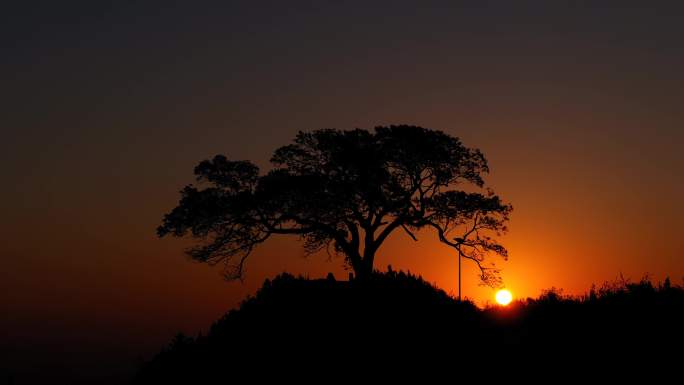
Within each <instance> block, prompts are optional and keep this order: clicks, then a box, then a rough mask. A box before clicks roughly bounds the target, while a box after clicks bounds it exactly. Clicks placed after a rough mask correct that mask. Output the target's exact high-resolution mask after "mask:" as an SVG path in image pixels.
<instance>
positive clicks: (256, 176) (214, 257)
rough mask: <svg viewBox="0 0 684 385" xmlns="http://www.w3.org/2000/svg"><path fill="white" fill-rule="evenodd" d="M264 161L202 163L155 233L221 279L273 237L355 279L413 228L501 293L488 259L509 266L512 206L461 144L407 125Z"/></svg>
mask: <svg viewBox="0 0 684 385" xmlns="http://www.w3.org/2000/svg"><path fill="white" fill-rule="evenodd" d="M271 163H272V164H273V168H272V169H271V170H270V171H268V172H267V173H265V174H263V175H261V174H260V172H259V168H258V167H257V166H256V165H254V164H253V163H251V162H249V161H244V160H241V161H233V160H229V159H228V158H227V157H225V156H223V155H217V156H215V157H214V158H213V159H211V160H204V161H202V162H200V163H199V165H197V167H195V170H194V173H195V176H196V179H197V183H198V185H192V184H191V185H188V186H186V187H185V188H184V189H183V190H182V191H181V199H180V202H179V203H178V206H177V207H175V208H174V209H173V210H171V212H169V213H168V214H166V215H165V216H164V219H163V222H162V224H161V226H159V228H158V229H157V233H158V235H159V236H160V237H161V236H165V235H169V234H170V235H173V236H178V237H181V236H186V235H189V236H191V237H194V238H197V239H198V240H199V242H198V244H197V245H196V246H195V247H192V248H190V249H189V250H187V253H188V255H189V256H190V257H192V258H193V259H194V260H197V261H202V262H207V263H210V264H218V263H222V264H223V265H224V273H225V277H226V278H227V279H235V278H241V277H242V276H243V273H244V266H245V260H246V259H247V257H248V256H249V255H250V253H251V252H252V250H253V249H254V248H255V247H256V246H257V245H259V244H260V243H262V242H264V241H266V240H267V239H268V238H269V237H270V236H272V235H274V234H291V235H296V236H298V237H300V238H301V239H302V240H303V246H304V250H305V251H306V253H315V252H318V251H321V250H328V251H331V250H332V251H333V252H335V253H338V254H341V255H343V256H344V258H345V262H346V263H347V266H349V267H350V268H351V269H353V271H354V273H355V274H356V276H357V277H358V278H361V279H362V278H364V277H367V276H368V275H369V274H370V273H371V272H372V271H373V261H374V258H375V255H376V252H377V251H378V249H379V248H380V246H381V245H382V244H383V242H384V241H385V240H386V239H387V237H388V236H389V235H390V234H391V233H393V232H394V231H395V230H398V231H404V232H405V233H406V234H408V235H409V236H410V237H411V238H413V239H414V240H417V234H418V233H417V232H418V230H423V229H430V230H433V231H434V233H435V234H436V236H437V237H438V239H439V240H440V241H441V242H442V243H444V244H446V245H448V246H450V247H452V248H453V249H454V250H455V251H456V252H457V255H458V257H459V258H466V259H469V260H472V261H473V262H474V263H476V264H477V266H478V267H479V269H480V272H481V275H480V277H481V279H482V281H483V282H484V283H486V284H489V285H491V286H496V285H499V284H500V278H499V274H498V270H497V269H496V268H495V267H494V266H493V265H490V264H488V263H486V261H485V258H486V257H487V255H489V254H495V255H498V256H501V257H503V258H504V259H506V258H507V255H508V254H507V251H506V249H505V247H504V246H503V245H501V244H499V243H498V242H497V241H496V240H495V236H498V235H501V234H502V233H504V232H506V231H507V229H506V222H507V221H508V218H509V214H510V212H511V210H512V207H511V205H509V204H506V203H504V202H502V200H501V199H500V198H499V197H498V196H497V195H495V194H494V193H493V192H492V190H491V189H489V188H486V187H485V182H484V180H483V175H484V174H486V173H488V172H489V167H488V165H487V161H486V159H485V157H484V155H483V154H482V153H481V152H480V151H479V150H477V149H472V148H468V147H465V146H464V145H463V144H462V143H461V141H460V140H459V139H458V138H455V137H452V136H450V135H448V134H446V133H444V132H441V131H437V130H431V129H426V128H423V127H417V126H408V125H399V126H386V127H376V128H375V129H374V130H373V131H369V130H363V129H354V130H335V129H323V130H315V131H312V132H299V133H298V134H297V136H296V137H295V139H294V141H293V142H292V143H291V144H289V145H286V146H283V147H280V148H278V149H277V150H276V151H275V153H274V154H273V157H272V159H271Z"/></svg>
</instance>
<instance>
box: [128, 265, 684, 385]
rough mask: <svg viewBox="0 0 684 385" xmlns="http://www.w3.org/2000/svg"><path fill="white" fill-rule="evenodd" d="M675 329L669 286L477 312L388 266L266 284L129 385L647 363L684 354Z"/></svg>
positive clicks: (678, 303) (676, 294)
mask: <svg viewBox="0 0 684 385" xmlns="http://www.w3.org/2000/svg"><path fill="white" fill-rule="evenodd" d="M682 325H684V288H682V287H681V286H675V285H672V284H671V283H669V280H667V281H666V283H664V284H662V285H653V284H652V283H651V282H650V281H648V280H642V281H640V282H638V283H629V282H624V281H621V282H616V283H610V284H605V285H604V286H603V287H601V289H599V290H596V289H595V288H594V289H592V291H591V292H590V293H589V294H587V295H586V296H582V297H570V296H564V295H562V293H561V291H559V290H557V289H550V290H547V291H545V292H544V293H543V294H542V295H541V296H540V297H539V298H537V299H529V298H528V299H526V300H518V301H514V302H513V303H512V304H511V305H509V306H508V307H505V308H502V307H499V306H492V307H488V308H485V309H479V308H477V307H475V306H474V305H473V304H472V303H470V302H467V301H463V302H460V301H456V300H454V299H452V298H451V297H449V296H448V295H447V294H446V293H444V292H443V291H442V290H440V289H438V288H436V287H434V286H432V285H430V284H428V283H426V282H425V281H424V280H422V279H421V278H420V277H416V276H414V275H411V274H406V273H403V272H394V271H392V270H391V269H390V271H388V272H387V273H383V274H380V273H377V272H376V273H374V274H372V275H371V276H370V277H368V279H366V280H363V281H360V280H355V281H336V280H335V279H334V278H333V277H331V276H329V277H328V278H326V279H321V280H309V279H304V278H301V277H300V278H295V277H293V276H292V275H289V274H283V275H280V276H278V277H276V278H275V279H273V280H266V281H265V283H264V285H263V287H262V288H261V289H260V290H259V291H258V292H257V293H256V295H255V296H253V297H249V298H248V299H246V300H245V301H244V302H243V303H242V305H241V306H240V307H239V309H237V310H232V311H230V312H229V313H228V314H226V315H225V316H224V317H222V318H221V319H220V320H218V321H217V322H216V323H214V325H213V326H212V327H211V329H210V330H209V333H208V334H207V335H206V336H202V335H200V336H198V337H196V338H189V337H186V336H183V335H179V336H177V337H176V338H175V339H174V340H173V342H172V344H171V345H170V346H169V347H168V348H166V349H165V350H163V351H162V352H161V353H159V354H158V355H157V356H156V357H155V358H154V359H152V360H151V361H149V362H148V363H146V364H145V366H144V367H143V368H142V370H141V371H140V372H139V373H138V376H137V377H136V382H137V383H164V382H174V381H175V382H178V381H183V380H185V381H190V382H192V383H209V382H215V381H216V380H217V379H221V378H224V376H225V373H226V371H227V370H230V368H233V369H234V368H240V367H241V365H247V364H253V363H254V362H253V361H252V360H253V359H256V360H257V361H258V364H259V365H260V367H264V368H273V367H274V365H276V366H278V365H282V366H285V367H289V368H290V373H297V375H302V374H303V373H305V372H307V371H308V370H310V369H311V368H310V367H309V366H311V365H314V364H316V365H323V366H326V365H330V366H332V367H334V368H336V369H335V370H344V371H348V372H351V373H357V374H363V373H362V371H361V369H360V368H359V365H360V364H362V363H363V362H366V361H364V360H368V362H373V363H377V364H380V363H382V362H393V363H394V365H395V366H396V365H397V362H408V363H410V364H411V365H414V366H415V367H422V368H423V369H424V370H430V371H434V370H438V366H436V365H437V362H442V363H444V362H445V361H446V362H450V363H453V362H454V360H455V359H456V358H457V357H459V353H458V352H457V350H456V349H458V351H460V352H466V354H467V356H466V357H465V359H466V360H470V361H464V359H463V358H461V359H460V362H461V363H466V362H469V363H471V364H475V365H478V364H479V365H483V364H487V363H488V361H491V360H492V359H494V358H496V357H500V358H501V357H502V355H503V358H505V359H506V360H509V361H511V362H519V363H523V364H530V363H532V362H525V360H531V359H532V357H536V358H535V359H542V360H545V359H547V360H553V359H555V358H558V357H561V356H563V355H571V354H575V352H577V354H579V355H580V357H581V359H582V360H583V361H585V362H587V363H590V362H599V363H601V364H603V363H605V360H607V359H610V360H616V359H617V360H618V362H621V361H619V360H623V359H628V358H630V359H634V358H638V359H639V360H641V364H642V365H643V364H645V360H647V359H649V358H652V357H654V356H659V354H669V353H667V352H669V351H670V349H671V348H673V347H674V348H675V349H681V346H682V345H681V344H682V343H684V331H683V330H682ZM523 352H525V353H526V354H525V355H520V354H519V353H523ZM530 352H531V353H532V354H533V355H532V356H530V355H528V353H530ZM352 358H353V359H352ZM440 360H441V361H440ZM482 360H484V362H481V361H482ZM518 360H519V361H518ZM533 362H534V363H537V364H539V361H533ZM340 363H343V364H342V365H343V367H342V368H338V366H339V365H340ZM250 375H252V374H250ZM297 378H298V377H297Z"/></svg>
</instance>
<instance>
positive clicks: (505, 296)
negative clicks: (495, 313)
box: [496, 289, 513, 306]
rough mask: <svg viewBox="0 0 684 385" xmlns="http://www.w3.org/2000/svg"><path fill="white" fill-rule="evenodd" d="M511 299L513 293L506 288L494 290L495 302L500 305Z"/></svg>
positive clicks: (504, 304) (506, 303)
mask: <svg viewBox="0 0 684 385" xmlns="http://www.w3.org/2000/svg"><path fill="white" fill-rule="evenodd" d="M512 300H513V294H511V292H510V291H508V290H506V289H501V290H499V291H497V292H496V302H497V303H498V304H499V305H501V306H506V305H508V304H509V303H511V301H512Z"/></svg>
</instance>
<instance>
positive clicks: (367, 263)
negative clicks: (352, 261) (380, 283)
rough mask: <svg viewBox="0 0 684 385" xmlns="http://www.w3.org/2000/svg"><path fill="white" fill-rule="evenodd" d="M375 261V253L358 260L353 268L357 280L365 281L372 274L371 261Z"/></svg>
mask: <svg viewBox="0 0 684 385" xmlns="http://www.w3.org/2000/svg"><path fill="white" fill-rule="evenodd" d="M374 259H375V253H372V254H370V253H369V254H366V255H364V257H363V259H359V263H358V264H357V266H355V267H354V274H356V277H357V279H359V280H367V279H369V278H370V277H371V275H372V274H373V260H374Z"/></svg>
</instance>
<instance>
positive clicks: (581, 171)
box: [0, 0, 684, 376]
mask: <svg viewBox="0 0 684 385" xmlns="http://www.w3.org/2000/svg"><path fill="white" fill-rule="evenodd" d="M17 3H20V4H15V5H3V9H2V11H1V12H0V43H1V44H0V47H1V48H0V50H1V52H2V55H1V56H0V57H1V59H0V60H1V61H0V97H1V98H2V103H0V127H1V129H2V140H1V141H0V176H1V177H2V179H1V180H2V189H0V213H1V214H2V215H1V218H2V219H1V220H0V226H1V227H0V257H1V258H2V261H3V268H2V269H0V306H1V307H2V311H0V314H1V315H0V330H2V333H3V334H2V335H0V336H1V337H2V339H1V341H0V343H1V344H3V345H7V346H8V347H9V349H6V348H3V349H4V351H8V352H11V356H12V358H11V359H10V365H15V366H16V367H21V368H24V369H26V368H33V370H35V368H36V367H39V366H40V365H42V366H40V367H43V368H52V369H51V370H58V371H62V372H64V373H65V374H64V375H65V376H68V375H69V374H68V373H67V371H66V369H64V370H62V369H60V368H59V366H69V367H71V368H72V370H76V371H85V372H88V373H93V375H96V374H98V373H99V374H102V373H108V372H113V371H116V370H123V371H125V370H130V368H131V367H133V365H135V364H136V363H138V362H139V361H140V359H141V358H140V357H149V355H150V354H151V353H153V352H156V351H157V350H158V349H159V347H160V346H162V345H163V344H165V343H166V342H167V341H168V340H169V338H170V337H171V336H172V335H173V334H174V333H175V332H177V331H179V330H182V331H184V332H186V333H188V334H195V333H196V332H197V331H199V330H206V329H207V327H208V326H209V325H210V324H211V322H213V321H214V320H216V319H217V318H218V317H219V316H220V315H222V314H223V313H224V312H225V311H227V310H228V309H229V308H231V307H233V306H235V305H236V304H237V303H238V302H239V301H240V300H241V299H242V298H244V296H245V295H247V294H248V293H252V292H253V291H254V290H255V289H256V288H257V287H258V286H260V285H261V283H262V282H263V279H264V278H266V277H268V276H273V275H274V274H277V273H279V272H281V271H289V272H292V273H295V274H297V273H301V274H308V275H309V276H311V277H320V276H323V275H325V274H326V273H327V272H328V271H332V272H334V273H335V274H336V275H337V276H338V277H343V276H344V274H345V273H344V272H343V270H342V268H341V266H342V260H341V259H333V260H332V261H328V260H327V256H325V255H321V256H315V257H311V258H309V259H305V258H303V252H302V250H301V248H300V246H299V245H298V244H297V242H296V241H294V240H292V239H290V238H277V239H275V240H273V241H271V242H269V243H268V244H265V245H263V247H261V248H259V249H258V250H257V251H256V252H255V253H254V255H253V256H252V257H251V260H250V261H249V264H248V265H247V269H248V270H247V278H246V280H245V282H244V283H239V282H232V283H226V282H224V281H222V279H221V277H220V276H219V273H220V271H219V269H211V268H210V267H208V266H205V265H200V264H196V263H192V262H190V261H188V260H187V258H185V257H184V256H183V254H182V250H183V248H184V247H185V246H187V245H188V243H187V242H184V241H182V240H174V239H163V240H159V239H157V238H156V237H155V227H156V226H157V225H158V224H159V223H160V220H161V218H162V215H163V214H164V213H165V212H167V211H168V210H170V209H171V208H172V207H173V206H174V205H175V204H176V202H177V200H178V191H179V190H180V188H181V187H182V186H184V185H185V184H187V183H191V182H192V169H193V167H194V166H195V165H196V164H197V163H198V162H199V161H200V160H202V159H206V158H209V157H212V156H213V155H215V154H218V153H223V154H226V155H227V156H229V157H230V158H233V159H250V160H253V161H255V162H256V163H257V164H258V165H260V166H261V167H262V168H263V169H267V168H268V166H269V165H268V162H267V161H268V159H269V158H270V155H271V153H272V151H273V150H274V149H275V148H277V147H278V146H280V145H284V144H286V143H288V142H289V141H290V140H291V139H292V138H293V137H294V135H295V133H296V132H297V131H298V130H313V129H319V128H340V129H349V128H354V127H361V128H372V127H373V126H376V125H386V124H416V125H421V126H424V127H429V128H434V129H441V130H444V131H446V132H448V133H450V134H452V135H454V136H458V137H460V138H461V139H462V140H463V142H464V143H465V144H466V145H468V146H472V147H477V148H480V149H481V150H482V151H483V152H484V153H485V155H486V156H487V158H488V160H489V162H490V166H491V169H492V173H491V174H490V175H489V177H488V178H487V181H488V183H489V185H490V186H491V187H493V188H494V189H495V190H496V191H497V193H499V194H500V195H501V196H502V197H503V198H504V199H505V200H506V201H508V202H511V203H512V204H513V206H514V208H515V210H514V212H513V215H512V221H511V223H510V230H511V231H510V233H509V235H508V236H506V237H505V238H504V243H505V245H507V246H508V248H509V251H510V260H509V261H508V262H500V261H497V262H499V263H498V265H499V266H500V267H502V268H503V278H504V281H505V283H506V284H507V286H508V287H509V288H510V290H511V291H512V292H513V293H514V295H515V296H518V297H519V296H523V297H524V296H536V295H538V294H539V293H540V291H541V290H542V289H546V288H550V287H552V286H555V287H561V288H563V289H564V291H565V293H568V294H580V293H583V292H585V291H586V290H588V289H589V287H590V285H591V284H592V283H597V284H600V283H602V282H603V281H605V280H611V279H614V278H616V277H617V276H619V275H620V274H623V275H624V276H625V277H628V278H631V279H639V278H641V277H642V276H643V275H644V274H646V273H649V274H651V276H652V277H653V278H654V279H656V280H662V279H664V277H665V276H666V275H669V276H671V277H672V279H673V280H674V281H675V282H681V279H682V277H683V276H684V241H683V238H682V235H681V230H682V228H683V226H682V223H681V221H682V218H684V208H683V206H682V202H681V198H682V196H683V195H684V177H682V169H683V166H684V153H683V152H682V149H681V145H682V143H684V109H683V108H682V104H683V103H682V102H683V101H684V72H683V71H682V68H684V46H683V45H682V41H684V40H683V39H684V23H682V20H683V19H684V10H683V7H682V6H681V5H678V3H681V2H665V1H654V2H646V1H640V2H637V1H625V0H622V1H601V2H594V1H553V2H549V1H503V0H502V1H483V0H478V1H421V2H413V3H410V2H405V1H383V2H372V4H368V3H369V2H352V1H339V2H336V4H335V5H328V4H326V5H323V2H314V1H311V2H290V1H287V2H285V1H273V2H268V1H244V2H229V1H215V2H197V1H192V2H189V1H188V2H176V1H148V2H145V3H144V5H143V4H138V3H139V2H134V1H111V2H109V1H81V2H74V1H44V2H39V1H26V2H17ZM417 4H420V5H417ZM419 238H420V241H419V242H418V243H416V242H413V241H412V240H410V239H409V238H407V237H406V236H404V235H396V236H394V237H393V238H391V239H390V240H389V242H388V244H387V245H386V246H385V247H384V249H381V251H380V255H379V257H378V259H377V262H376V266H377V267H378V268H383V269H384V268H385V267H386V265H387V264H390V263H391V264H392V265H393V267H394V268H395V269H398V268H401V269H405V270H406V269H409V270H411V271H412V272H415V273H420V274H422V275H423V277H425V278H426V279H427V280H429V281H431V282H435V283H436V284H437V285H439V286H440V287H442V288H444V289H445V290H447V291H448V292H455V290H456V284H457V281H456V260H455V258H454V255H453V253H452V252H451V251H450V250H449V249H448V248H446V247H443V246H440V245H439V244H438V243H437V242H435V241H434V240H433V239H432V237H431V234H429V233H425V234H419ZM464 266H465V267H466V269H465V270H464V286H463V287H464V294H465V295H466V296H469V297H470V298H472V299H474V300H476V301H477V302H478V303H480V304H482V303H484V302H485V301H487V300H492V299H493V292H492V291H491V290H490V289H488V288H483V287H479V286H478V285H477V279H476V274H475V273H476V271H475V269H474V267H473V266H470V265H468V264H466V265H464ZM0 347H1V346H0ZM54 352H61V353H60V361H59V362H57V363H55V362H52V363H50V362H49V361H51V359H52V358H51V357H53V356H52V355H53V354H54ZM41 355H43V356H44V357H48V358H45V359H41V358H40V357H43V356H41ZM27 357H31V363H27V362H28V361H29V360H28V359H27ZM62 363H65V364H63V365H62ZM86 365H89V366H88V367H87V368H86ZM55 366H57V367H58V368H54V367H55ZM24 369H22V370H24ZM13 370H15V371H17V370H19V369H13ZM60 373H61V372H60Z"/></svg>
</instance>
